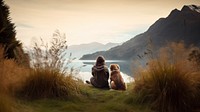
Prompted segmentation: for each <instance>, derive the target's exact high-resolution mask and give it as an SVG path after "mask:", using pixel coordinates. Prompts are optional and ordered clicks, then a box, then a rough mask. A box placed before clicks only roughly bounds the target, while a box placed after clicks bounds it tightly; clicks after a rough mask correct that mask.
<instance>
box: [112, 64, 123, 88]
mask: <svg viewBox="0 0 200 112" xmlns="http://www.w3.org/2000/svg"><path fill="white" fill-rule="evenodd" d="M110 71H111V73H110V86H111V89H115V90H126V84H125V82H124V79H123V78H122V76H121V74H120V67H119V65H118V64H111V65H110Z"/></svg>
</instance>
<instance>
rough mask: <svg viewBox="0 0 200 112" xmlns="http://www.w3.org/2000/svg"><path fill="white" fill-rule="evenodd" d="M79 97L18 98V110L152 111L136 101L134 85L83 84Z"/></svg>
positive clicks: (25, 111)
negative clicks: (121, 87) (111, 87)
mask: <svg viewBox="0 0 200 112" xmlns="http://www.w3.org/2000/svg"><path fill="white" fill-rule="evenodd" d="M81 91H82V94H83V95H81V96H79V98H77V99H71V100H58V99H40V100H32V101H25V100H18V104H17V105H16V109H17V110H18V112H111V111H112V112H151V111H150V110H149V109H148V108H147V106H145V105H139V104H137V103H134V100H133V97H131V96H132V95H131V96H130V94H131V93H132V85H129V86H128V90H127V91H115V90H101V89H96V88H93V87H92V86H89V85H82V88H81Z"/></svg>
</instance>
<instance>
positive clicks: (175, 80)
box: [134, 43, 200, 112]
mask: <svg viewBox="0 0 200 112" xmlns="http://www.w3.org/2000/svg"><path fill="white" fill-rule="evenodd" d="M191 51H192V48H186V47H185V46H184V44H183V43H172V44H170V45H169V46H168V47H166V48H162V49H161V50H160V51H159V54H158V55H157V56H155V55H151V56H153V57H151V58H149V60H148V65H147V66H146V67H144V68H140V69H138V70H137V71H136V74H137V77H135V87H134V92H135V93H136V95H137V97H138V99H137V101H138V102H139V103H142V104H143V103H149V104H150V105H151V107H152V109H154V110H156V111H159V112H191V111H193V110H194V109H195V106H200V105H199V103H198V101H199V96H200V88H199V87H200V72H199V71H197V69H196V67H195V66H192V63H191V62H190V61H188V60H187V59H188V55H189V53H190V52H191ZM194 105H195V106H194Z"/></svg>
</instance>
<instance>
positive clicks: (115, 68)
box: [110, 64, 120, 71]
mask: <svg viewBox="0 0 200 112" xmlns="http://www.w3.org/2000/svg"><path fill="white" fill-rule="evenodd" d="M119 69H120V67H119V65H118V64H111V65H110V71H113V70H119Z"/></svg>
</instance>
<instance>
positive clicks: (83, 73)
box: [70, 60, 134, 83]
mask: <svg viewBox="0 0 200 112" xmlns="http://www.w3.org/2000/svg"><path fill="white" fill-rule="evenodd" d="M95 62H96V60H74V61H73V62H72V63H71V64H70V66H71V67H74V68H79V69H80V72H79V74H77V75H75V77H77V78H79V79H81V80H83V81H84V82H85V81H86V80H90V78H91V77H92V74H91V70H92V67H93V65H94V64H95ZM110 64H119V66H120V71H121V75H122V77H123V79H124V81H125V82H126V83H128V82H132V81H134V79H133V77H132V74H131V70H130V62H127V61H123V60H106V65H107V66H108V67H109V66H110ZM83 65H84V67H82V66H83Z"/></svg>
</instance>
